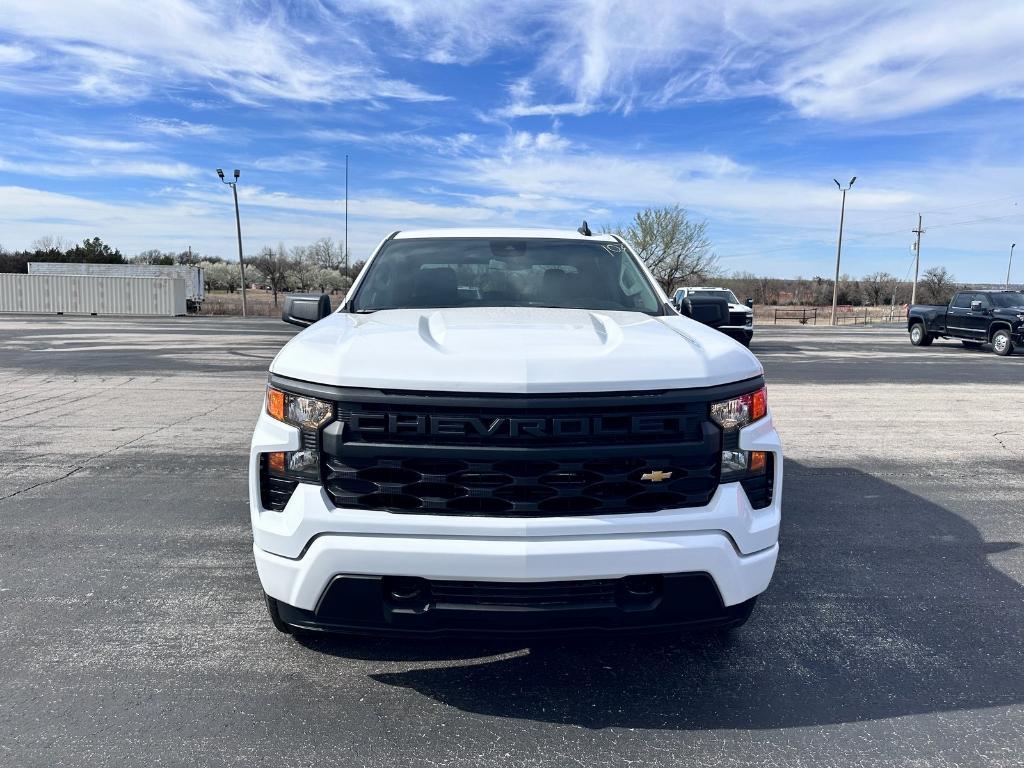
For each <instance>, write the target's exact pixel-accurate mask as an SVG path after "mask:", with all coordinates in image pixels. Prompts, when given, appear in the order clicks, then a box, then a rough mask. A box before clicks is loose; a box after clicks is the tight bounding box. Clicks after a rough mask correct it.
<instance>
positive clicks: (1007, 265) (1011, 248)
mask: <svg viewBox="0 0 1024 768" xmlns="http://www.w3.org/2000/svg"><path fill="white" fill-rule="evenodd" d="M1016 247H1017V244H1016V243H1010V261H1009V262H1007V264H1006V287H1007V288H1009V287H1010V267H1012V266H1013V249H1014V248H1016Z"/></svg>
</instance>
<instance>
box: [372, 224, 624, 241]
mask: <svg viewBox="0 0 1024 768" xmlns="http://www.w3.org/2000/svg"><path fill="white" fill-rule="evenodd" d="M446 237H481V238H496V237H510V238H523V239H524V240H530V239H551V240H585V241H589V242H599V243H616V242H618V239H617V238H616V237H615V235H610V234H592V235H582V234H580V233H579V232H576V231H575V230H565V229H539V228H538V229H531V228H516V227H441V228H435V229H409V230H401V231H399V232H396V233H395V234H394V235H393V236H392V238H391V239H393V240H419V239H427V238H446Z"/></svg>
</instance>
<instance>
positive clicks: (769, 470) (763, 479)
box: [740, 453, 775, 509]
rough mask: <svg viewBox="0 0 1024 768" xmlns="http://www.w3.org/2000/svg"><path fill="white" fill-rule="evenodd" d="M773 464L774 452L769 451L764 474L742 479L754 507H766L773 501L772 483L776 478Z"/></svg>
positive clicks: (744, 488)
mask: <svg viewBox="0 0 1024 768" xmlns="http://www.w3.org/2000/svg"><path fill="white" fill-rule="evenodd" d="M773 464H774V461H773V459H772V454H771V453H769V454H768V461H767V463H766V464H765V471H764V474H763V475H758V476H757V477H748V478H747V479H745V480H741V481H740V484H741V485H742V486H743V490H744V491H745V492H746V494H747V499H749V500H750V506H752V507H753V508H754V509H764V508H765V507H767V506H768V505H769V504H771V503H772V485H773V484H774V479H775V471H774V467H773Z"/></svg>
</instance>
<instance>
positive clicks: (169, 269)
mask: <svg viewBox="0 0 1024 768" xmlns="http://www.w3.org/2000/svg"><path fill="white" fill-rule="evenodd" d="M203 272H204V270H203V269H202V268H201V267H191V266H188V265H175V266H161V265H156V264H77V263H65V262H60V261H30V262H29V263H28V273H29V274H30V275H91V276H94V277H177V278H181V279H182V280H184V281H185V298H186V299H188V300H189V301H191V302H194V303H196V304H197V305H198V304H202V303H203V299H205V298H206V284H205V282H204V280H205V275H204V274H203Z"/></svg>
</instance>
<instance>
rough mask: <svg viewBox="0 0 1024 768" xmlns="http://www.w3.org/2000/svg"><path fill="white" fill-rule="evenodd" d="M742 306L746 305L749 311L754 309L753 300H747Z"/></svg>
mask: <svg viewBox="0 0 1024 768" xmlns="http://www.w3.org/2000/svg"><path fill="white" fill-rule="evenodd" d="M744 304H746V305H747V307H749V308H750V309H753V308H754V300H753V299H747V300H746V301H745V302H744Z"/></svg>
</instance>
